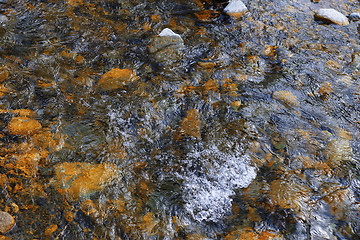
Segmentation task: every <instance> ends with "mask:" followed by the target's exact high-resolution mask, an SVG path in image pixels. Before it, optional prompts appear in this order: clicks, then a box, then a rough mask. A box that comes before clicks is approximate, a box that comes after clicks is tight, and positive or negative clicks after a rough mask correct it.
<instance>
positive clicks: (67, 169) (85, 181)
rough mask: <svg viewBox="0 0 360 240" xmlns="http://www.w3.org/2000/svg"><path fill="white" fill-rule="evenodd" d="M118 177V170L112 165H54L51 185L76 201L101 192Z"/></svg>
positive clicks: (67, 163)
mask: <svg viewBox="0 0 360 240" xmlns="http://www.w3.org/2000/svg"><path fill="white" fill-rule="evenodd" d="M118 177H119V169H118V168H117V167H116V166H115V165H112V164H104V163H102V164H91V163H80V162H72V163H69V162H65V163H60V164H57V165H55V177H54V178H53V180H52V184H53V185H54V186H55V187H57V189H58V191H59V192H61V193H65V194H68V195H69V196H70V197H72V198H74V199H77V198H81V197H87V196H89V195H91V194H94V193H96V192H98V191H101V190H102V189H103V188H105V187H106V186H108V185H110V184H111V183H113V182H114V181H115V180H116V179H117V178H118Z"/></svg>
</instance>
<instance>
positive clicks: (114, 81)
mask: <svg viewBox="0 0 360 240" xmlns="http://www.w3.org/2000/svg"><path fill="white" fill-rule="evenodd" d="M136 79H137V77H136V73H135V72H134V71H132V70H130V69H119V68H113V69H111V70H110V71H108V72H106V73H105V74H103V75H102V76H101V78H100V80H99V82H98V84H97V86H98V88H99V89H100V90H101V91H111V90H116V89H119V88H122V87H124V86H125V85H127V84H129V83H130V82H132V81H135V80H136Z"/></svg>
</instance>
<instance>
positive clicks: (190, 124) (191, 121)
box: [180, 109, 201, 139]
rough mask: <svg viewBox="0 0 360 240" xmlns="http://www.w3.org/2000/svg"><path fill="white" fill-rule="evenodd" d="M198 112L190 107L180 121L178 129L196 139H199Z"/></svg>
mask: <svg viewBox="0 0 360 240" xmlns="http://www.w3.org/2000/svg"><path fill="white" fill-rule="evenodd" d="M200 125H201V121H200V113H199V111H198V110H196V109H190V110H189V111H188V112H187V114H186V117H185V118H184V119H183V120H182V121H181V123H180V128H181V130H180V131H183V132H184V134H186V135H189V136H192V137H194V138H197V139H201V133H200Z"/></svg>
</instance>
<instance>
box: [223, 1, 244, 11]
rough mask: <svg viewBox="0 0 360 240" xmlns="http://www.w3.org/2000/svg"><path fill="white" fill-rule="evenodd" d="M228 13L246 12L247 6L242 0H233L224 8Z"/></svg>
mask: <svg viewBox="0 0 360 240" xmlns="http://www.w3.org/2000/svg"><path fill="white" fill-rule="evenodd" d="M224 11H225V12H227V13H238V12H246V11H247V7H246V6H245V4H244V3H243V2H242V1H240V0H233V1H230V3H229V4H228V5H227V6H226V7H225V9H224Z"/></svg>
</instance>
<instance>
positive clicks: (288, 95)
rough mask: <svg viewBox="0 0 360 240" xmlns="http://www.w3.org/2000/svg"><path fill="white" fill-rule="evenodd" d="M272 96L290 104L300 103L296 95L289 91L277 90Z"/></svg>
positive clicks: (296, 104) (297, 104)
mask: <svg viewBox="0 0 360 240" xmlns="http://www.w3.org/2000/svg"><path fill="white" fill-rule="evenodd" d="M273 98H274V99H277V100H279V101H282V102H284V103H286V104H288V105H291V106H299V105H300V103H299V101H298V100H297V98H296V96H295V95H294V94H293V93H292V92H290V91H277V92H274V94H273Z"/></svg>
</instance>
